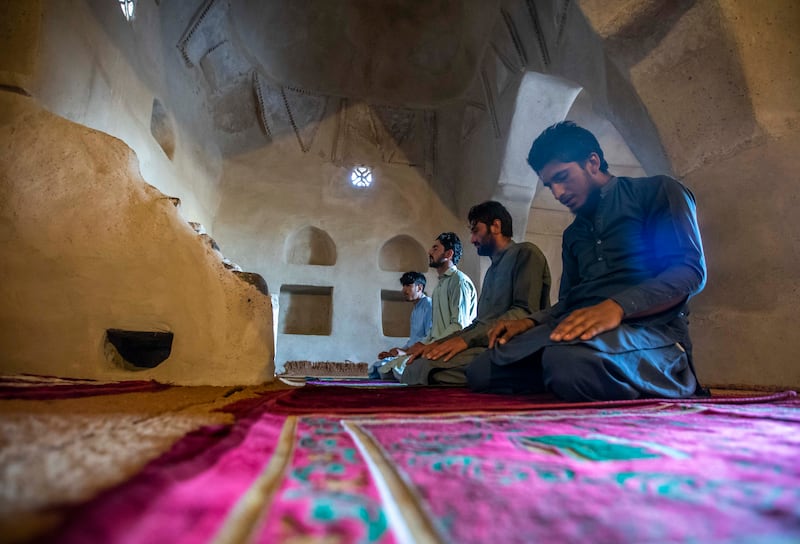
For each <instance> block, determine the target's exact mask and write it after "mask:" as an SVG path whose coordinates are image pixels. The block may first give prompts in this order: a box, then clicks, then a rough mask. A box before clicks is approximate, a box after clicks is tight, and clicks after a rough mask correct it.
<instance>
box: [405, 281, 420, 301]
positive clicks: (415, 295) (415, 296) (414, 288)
mask: <svg viewBox="0 0 800 544" xmlns="http://www.w3.org/2000/svg"><path fill="white" fill-rule="evenodd" d="M421 297H422V286H421V285H420V284H418V283H411V284H409V285H404V286H403V298H405V299H406V301H407V302H414V301H415V300H419V299H420V298H421Z"/></svg>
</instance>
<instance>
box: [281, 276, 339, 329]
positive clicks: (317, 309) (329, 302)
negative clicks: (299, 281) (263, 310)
mask: <svg viewBox="0 0 800 544" xmlns="http://www.w3.org/2000/svg"><path fill="white" fill-rule="evenodd" d="M279 306H280V317H279V325H278V327H279V329H278V330H279V331H280V332H281V333H282V334H307V335H315V336H330V334H331V322H332V319H331V318H332V316H333V287H318V286H315V285H281V294H280V304H279Z"/></svg>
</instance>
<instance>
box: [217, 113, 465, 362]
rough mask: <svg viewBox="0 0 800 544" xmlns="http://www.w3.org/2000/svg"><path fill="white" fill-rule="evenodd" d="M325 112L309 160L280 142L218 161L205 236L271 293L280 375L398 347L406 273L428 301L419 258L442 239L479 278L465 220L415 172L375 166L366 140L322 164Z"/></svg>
mask: <svg viewBox="0 0 800 544" xmlns="http://www.w3.org/2000/svg"><path fill="white" fill-rule="evenodd" d="M330 107H331V108H333V109H334V111H336V112H337V115H331V116H326V117H325V119H324V120H323V121H322V123H321V124H320V126H319V128H318V130H317V134H316V137H315V139H314V143H313V145H312V147H311V150H310V151H309V152H308V153H303V152H302V150H301V149H299V148H298V146H297V143H296V141H295V140H294V139H290V140H289V141H288V142H282V143H281V144H279V145H277V146H272V147H265V148H263V149H261V150H258V151H253V152H250V153H246V154H242V155H239V156H236V157H232V158H230V159H228V160H226V162H225V169H224V172H225V175H224V180H223V185H222V187H223V198H222V203H221V205H220V209H219V214H218V215H217V219H216V221H215V223H214V232H215V236H216V238H217V240H219V242H220V244H221V245H222V247H224V248H225V251H226V254H229V255H230V256H231V258H232V259H234V260H235V261H236V262H237V263H239V264H240V265H241V266H243V267H244V268H245V269H247V270H252V271H255V272H258V273H260V274H261V275H263V276H264V278H265V279H266V280H267V282H268V284H269V285H270V288H271V290H272V291H273V292H274V293H279V294H280V304H281V308H280V314H281V315H280V318H279V323H278V336H277V352H276V353H277V358H276V369H277V370H278V372H280V371H281V370H282V367H283V364H284V363H285V362H286V361H292V360H312V361H326V360H330V361H342V360H351V361H371V360H373V358H374V357H375V356H376V355H377V354H378V352H379V351H382V350H384V349H386V348H388V347H393V346H400V345H403V344H404V343H405V341H406V338H404V337H402V336H404V335H405V336H407V334H408V333H407V328H408V315H409V313H410V304H408V303H403V302H398V298H397V297H393V296H392V295H393V294H398V293H399V290H400V283H399V278H400V276H401V275H402V273H403V272H405V271H407V270H417V271H419V272H422V273H424V274H425V275H426V277H427V280H428V289H427V291H428V293H429V294H430V293H431V292H432V290H433V288H434V287H435V285H436V281H437V279H436V273H435V270H433V269H430V268H429V267H428V261H427V255H426V252H427V250H428V248H429V247H430V246H431V245H432V243H433V240H434V238H435V237H436V236H438V235H439V233H441V232H445V231H453V232H456V233H457V234H459V236H460V237H461V239H462V242H463V243H464V258H463V261H462V263H460V267H461V268H462V270H465V271H466V272H467V273H468V274H470V275H472V277H476V276H477V266H476V263H477V255H476V254H475V250H474V248H472V247H471V246H470V245H469V231H468V229H467V221H466V217H457V216H456V215H455V214H454V213H453V212H452V211H451V210H450V208H449V207H448V206H447V205H445V203H444V202H442V201H441V200H440V198H439V196H438V195H437V194H436V192H435V191H434V190H433V189H432V188H431V184H430V180H429V179H428V178H427V177H426V175H425V173H424V170H423V169H421V168H418V167H415V166H412V165H408V164H402V163H397V162H395V163H393V162H385V161H384V160H383V158H382V157H383V154H382V152H381V147H380V145H379V144H378V143H377V142H376V141H375V140H370V139H357V138H349V137H347V136H344V138H349V139H348V142H349V143H348V146H349V147H348V149H349V151H348V152H347V153H346V154H345V156H344V157H343V159H342V161H341V162H340V163H339V164H336V162H335V161H333V160H331V158H330V146H331V142H332V139H333V137H334V135H335V134H336V133H337V131H338V127H339V122H340V117H339V112H338V110H337V109H336V108H339V107H340V104H339V103H338V101H334V103H333V104H331V105H330ZM345 107H346V106H345ZM354 107H359V108H363V107H367V106H365V105H363V104H362V105H359V106H354ZM351 113H352V112H351ZM345 115H346V113H345ZM356 123H357V122H356ZM355 156H358V157H359V158H360V160H361V161H364V162H366V163H367V164H369V165H370V166H371V167H372V169H373V170H372V171H373V176H374V182H373V184H372V185H371V186H370V187H366V188H356V187H354V186H353V185H352V184H351V183H350V171H351V167H352V165H353V164H354V163H355V160H354V159H353V157H355ZM310 232H311V233H316V238H315V239H311V238H310V236H309V233H310ZM332 257H335V258H332ZM297 312H300V313H301V314H302V317H300V318H297V319H296V318H294V317H293V316H295V315H297ZM298 320H299V321H300V322H299V323H298V322H297V321H298ZM287 325H288V326H287ZM398 331H399V332H403V334H396V332H398ZM393 333H395V334H393Z"/></svg>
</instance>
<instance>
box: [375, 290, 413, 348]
mask: <svg viewBox="0 0 800 544" xmlns="http://www.w3.org/2000/svg"><path fill="white" fill-rule="evenodd" d="M413 309H414V304H413V303H411V302H408V301H406V299H404V298H403V293H402V292H401V291H393V290H387V289H381V323H382V325H383V335H384V336H394V337H405V338H408V336H409V335H410V334H411V324H410V321H411V311H412V310H413Z"/></svg>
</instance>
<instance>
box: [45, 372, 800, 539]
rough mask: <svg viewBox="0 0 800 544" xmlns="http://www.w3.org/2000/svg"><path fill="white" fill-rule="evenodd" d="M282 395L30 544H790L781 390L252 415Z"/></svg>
mask: <svg viewBox="0 0 800 544" xmlns="http://www.w3.org/2000/svg"><path fill="white" fill-rule="evenodd" d="M319 389H325V390H331V389H336V388H327V387H326V388H319ZM409 390H414V388H407V389H406V388H403V389H395V390H385V391H383V393H384V394H400V395H403V394H405V392H406V391H409ZM294 391H295V390H290V391H279V392H275V393H272V394H268V395H265V396H264V398H261V399H249V403H248V401H240V402H237V403H234V404H233V405H231V406H229V407H227V408H226V411H230V412H231V413H233V414H234V415H235V416H236V422H235V423H234V424H232V425H230V426H217V427H209V428H206V429H202V430H200V431H196V432H194V433H190V434H189V435H187V436H186V437H185V438H184V439H182V440H180V441H178V442H177V443H176V444H175V445H174V446H173V448H172V450H171V451H170V452H168V453H167V454H165V455H164V456H162V457H161V458H159V459H157V460H155V461H153V462H152V463H150V464H149V465H148V466H147V467H146V468H145V469H144V470H143V471H142V472H141V473H140V474H139V475H137V476H135V477H134V478H132V479H131V480H130V481H128V482H126V483H124V484H122V485H120V486H119V487H117V488H114V489H111V490H108V491H107V492H105V493H102V494H101V495H100V496H98V497H97V498H96V499H94V500H93V501H90V502H89V503H88V504H86V505H84V506H82V507H79V508H76V509H75V510H74V511H73V512H72V513H71V514H70V516H69V522H68V524H67V525H66V526H64V527H62V528H61V529H60V530H59V531H58V532H56V533H54V534H52V535H50V536H49V537H48V539H47V541H48V542H108V543H116V542H148V543H151V542H152V543H158V542H164V543H169V544H180V543H187V544H188V543H196V542H210V541H213V542H254V543H268V542H295V541H297V542H300V541H303V542H308V541H318V542H327V541H336V542H343V543H351V542H352V543H356V542H377V543H394V542H409V543H410V542H424V541H429V542H448V543H449V542H466V543H468V542H503V543H505V542H512V543H513V542H535V541H546V542H565V543H569V542H581V543H583V542H601V543H602V542H613V543H617V542H720V543H722V542H725V543H741V542H754V541H758V542H773V543H779V544H783V543H789V542H797V541H798V540H800V463H798V462H797V460H798V458H800V401H798V400H797V398H796V395H794V394H793V392H787V393H785V394H783V395H773V396H766V397H762V398H761V402H759V401H758V399H755V398H746V399H739V398H728V399H720V401H719V402H714V401H703V402H698V401H683V402H660V401H657V400H653V401H650V402H649V403H648V404H638V405H636V404H627V405H618V406H614V405H612V404H611V403H605V404H597V405H595V406H593V407H585V408H579V407H575V405H568V406H569V407H568V408H561V409H558V408H556V409H554V408H553V406H554V405H553V404H551V405H550V408H549V409H546V408H545V407H543V406H540V407H539V409H538V410H517V411H514V412H505V413H472V414H469V415H463V414H451V415H438V416H432V414H430V413H428V414H426V415H424V416H419V415H416V416H415V415H413V414H399V415H395V414H391V412H386V410H385V409H386V406H385V405H383V406H380V405H373V406H372V407H371V409H372V410H373V412H376V413H378V414H382V415H372V416H371V417H370V418H369V419H364V416H363V415H362V416H360V417H359V418H354V417H350V418H348V417H342V416H335V415H330V408H329V412H328V413H327V414H313V413H307V414H305V415H291V414H286V413H277V412H276V411H275V410H274V409H275V407H276V404H275V403H272V402H268V401H270V400H272V401H274V400H276V399H280V398H282V397H283V396H285V394H286V393H293V392H294ZM349 391H350V392H351V393H353V392H354V393H362V390H359V389H356V390H354V389H349ZM430 391H431V392H432V394H436V393H443V392H445V391H454V390H450V389H431V390H430ZM366 392H369V391H366V390H365V391H364V393H366ZM462 393H466V392H462ZM445 394H446V395H447V394H449V393H445ZM465 398H467V397H460V399H459V400H461V401H463V400H464V399H465ZM416 399H417V400H421V399H422V397H416ZM362 400H363V399H362ZM406 400H410V397H406ZM470 408H474V406H470Z"/></svg>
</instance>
